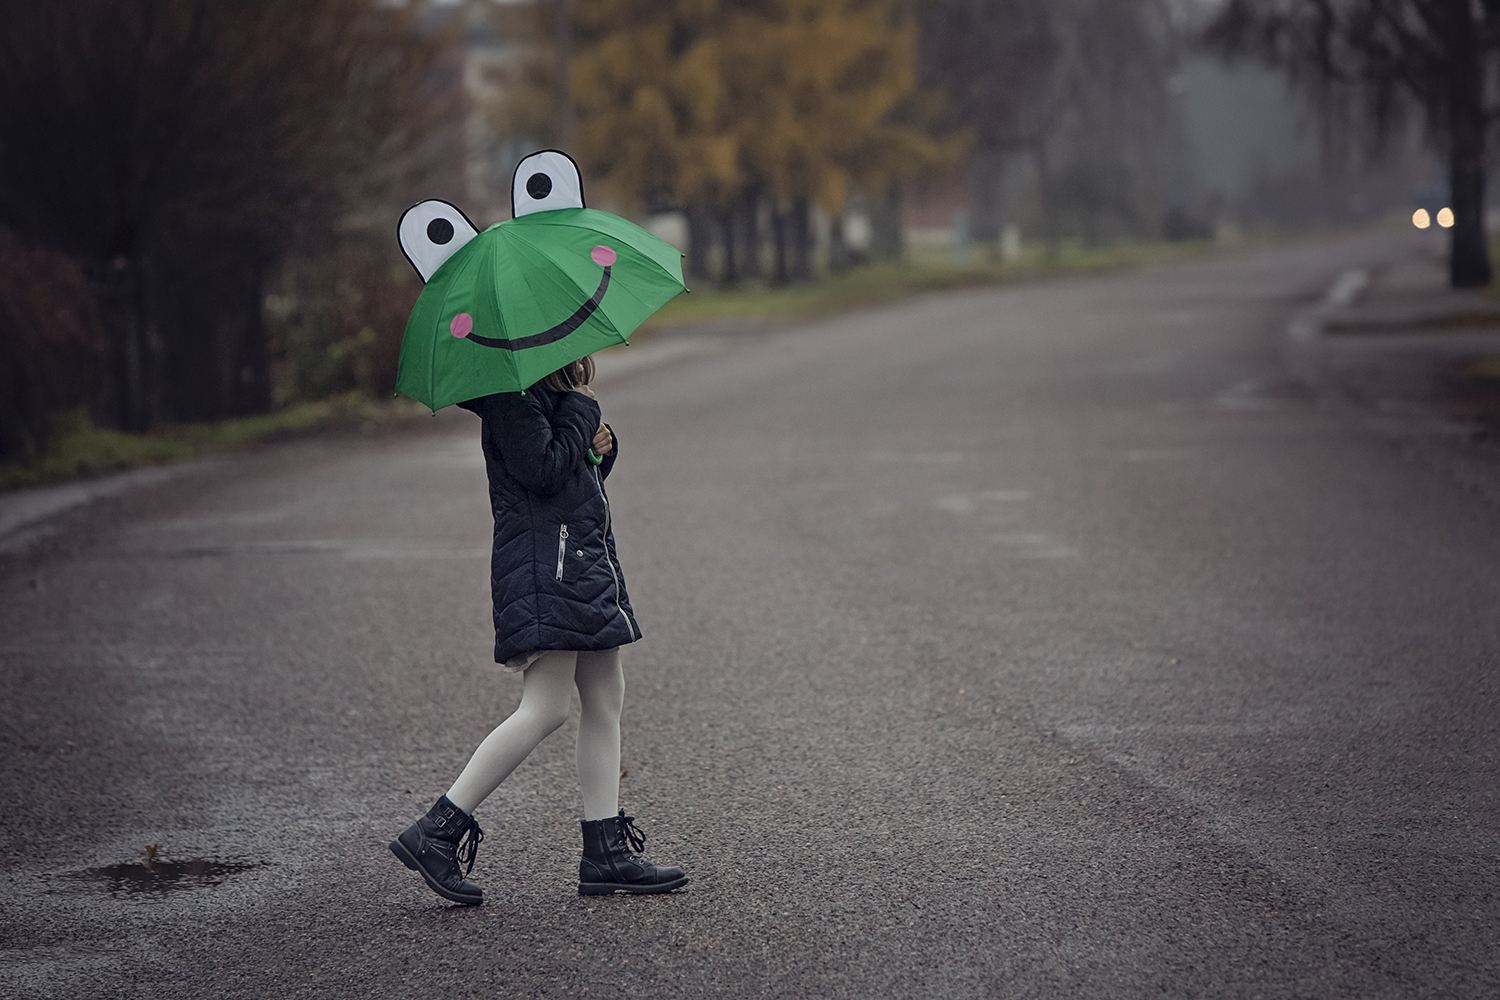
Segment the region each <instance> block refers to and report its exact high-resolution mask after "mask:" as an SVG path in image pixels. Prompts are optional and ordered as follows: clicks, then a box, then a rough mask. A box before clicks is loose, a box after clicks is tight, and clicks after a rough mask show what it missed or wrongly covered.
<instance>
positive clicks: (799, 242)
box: [791, 198, 813, 281]
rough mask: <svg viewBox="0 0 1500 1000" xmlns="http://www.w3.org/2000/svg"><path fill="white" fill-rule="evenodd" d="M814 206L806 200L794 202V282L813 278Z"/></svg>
mask: <svg viewBox="0 0 1500 1000" xmlns="http://www.w3.org/2000/svg"><path fill="white" fill-rule="evenodd" d="M811 214H812V205H811V204H810V203H809V202H808V200H807V199H806V198H798V199H796V200H795V201H793V202H792V220H791V221H792V247H793V250H794V256H793V259H792V280H793V281H811V280H812V276H813V245H812V242H813V241H812V218H811Z"/></svg>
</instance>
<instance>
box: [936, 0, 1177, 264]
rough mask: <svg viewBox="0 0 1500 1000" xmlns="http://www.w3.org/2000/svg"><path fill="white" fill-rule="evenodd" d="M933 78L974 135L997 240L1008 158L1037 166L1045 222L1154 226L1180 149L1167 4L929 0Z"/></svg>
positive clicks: (980, 219) (980, 199)
mask: <svg viewBox="0 0 1500 1000" xmlns="http://www.w3.org/2000/svg"><path fill="white" fill-rule="evenodd" d="M922 27H923V49H924V60H923V62H924V66H925V70H926V75H927V78H928V79H929V80H930V81H932V82H933V83H936V84H938V85H941V86H942V87H943V88H944V89H945V91H946V92H947V94H948V96H949V106H948V114H949V116H950V118H951V121H952V122H953V124H961V125H965V126H968V127H970V128H972V129H973V130H974V133H975V145H974V155H973V158H972V161H971V176H972V183H973V192H974V195H975V200H976V204H975V206H974V208H975V218H974V228H973V231H974V234H975V236H976V237H978V238H979V239H994V238H995V237H996V236H998V235H999V227H1000V223H1001V222H1002V221H1003V220H1002V219H1001V218H1000V214H1001V213H1002V211H1003V208H1002V206H1001V205H1000V198H999V194H998V192H999V189H1000V186H1001V180H1002V176H1003V172H1004V168H1005V165H1006V163H1007V162H1011V161H1017V160H1025V159H1029V160H1030V161H1031V163H1032V164H1033V165H1034V166H1035V168H1036V173H1037V188H1038V190H1037V194H1038V200H1039V202H1040V204H1041V209H1042V218H1043V224H1044V225H1045V226H1046V228H1047V230H1048V231H1049V236H1052V237H1055V236H1056V235H1057V233H1058V232H1059V230H1060V228H1061V227H1063V226H1064V225H1068V226H1070V227H1071V228H1072V229H1074V230H1076V231H1077V232H1079V234H1080V235H1083V236H1084V237H1085V238H1088V239H1090V240H1097V239H1098V238H1099V237H1100V230H1101V226H1102V224H1103V222H1104V220H1105V219H1106V218H1109V219H1112V220H1114V221H1115V223H1116V224H1117V225H1118V226H1120V227H1121V228H1123V229H1126V230H1130V231H1134V232H1141V231H1151V230H1153V229H1154V228H1155V223H1156V218H1155V216H1156V211H1155V209H1156V208H1157V207H1158V206H1157V205H1156V204H1155V203H1156V202H1157V201H1159V200H1160V199H1159V197H1157V193H1156V192H1155V191H1154V187H1155V186H1156V185H1157V183H1158V179H1159V178H1160V177H1161V176H1162V174H1163V169H1162V163H1161V160H1162V158H1163V156H1164V154H1165V153H1167V152H1170V151H1171V150H1173V148H1174V144H1173V142H1172V130H1173V127H1174V123H1173V121H1172V117H1171V113H1170V108H1169V104H1170V101H1169V97H1168V82H1169V80H1170V78H1171V76H1172V75H1173V73H1174V72H1175V71H1176V67H1177V54H1178V39H1177V28H1176V20H1175V18H1174V17H1173V13H1172V9H1171V6H1170V4H1169V3H1168V2H1167V0H932V2H930V3H929V4H927V5H926V6H925V7H924V8H923V13H922Z"/></svg>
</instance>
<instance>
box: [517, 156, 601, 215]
mask: <svg viewBox="0 0 1500 1000" xmlns="http://www.w3.org/2000/svg"><path fill="white" fill-rule="evenodd" d="M583 207H584V205H583V177H582V176H581V175H580V174H579V173H578V164H576V163H574V162H573V158H572V157H571V156H569V155H568V154H567V153H563V152H559V151H558V150H555V149H544V150H542V151H541V152H540V153H532V154H531V155H530V156H528V157H526V159H524V160H522V161H521V162H520V163H519V164H518V165H517V166H516V174H515V177H514V179H513V180H512V181H511V187H510V210H511V214H512V215H514V216H515V217H516V218H517V219H519V218H520V217H521V216H523V215H530V214H532V213H533V212H550V211H553V210H554V209H558V208H583Z"/></svg>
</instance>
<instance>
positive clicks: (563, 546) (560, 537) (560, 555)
mask: <svg viewBox="0 0 1500 1000" xmlns="http://www.w3.org/2000/svg"><path fill="white" fill-rule="evenodd" d="M567 554H568V526H567V525H566V524H564V525H562V526H561V527H560V528H558V529H557V578H558V579H559V580H561V579H562V571H563V559H564V558H566V557H567Z"/></svg>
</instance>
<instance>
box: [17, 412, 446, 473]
mask: <svg viewBox="0 0 1500 1000" xmlns="http://www.w3.org/2000/svg"><path fill="white" fill-rule="evenodd" d="M417 413H421V414H426V413H427V409H426V407H423V406H420V405H418V404H415V403H411V402H410V401H409V400H395V401H385V402H381V401H375V400H370V399H366V398H364V397H361V396H358V395H352V396H345V397H339V398H336V399H331V400H325V401H322V402H316V403H298V404H295V405H293V406H289V407H287V408H285V409H283V410H278V411H276V412H275V413H266V414H259V415H256V416H251V417H236V418H233V419H230V420H218V421H213V422H208V423H194V424H161V425H158V426H157V427H154V428H152V429H151V430H150V431H149V432H147V433H145V434H126V433H124V432H121V431H112V430H106V429H104V428H100V427H95V426H94V425H93V423H92V422H91V421H90V420H89V419H88V416H87V415H86V414H84V413H82V412H81V411H80V412H76V413H66V414H61V415H59V416H58V417H57V418H55V420H54V422H53V429H52V436H51V440H50V441H49V442H48V445H47V447H46V449H45V450H44V452H43V453H42V454H41V455H40V456H38V457H37V458H35V459H33V460H31V461H22V462H6V463H0V492H3V491H7V490H18V489H25V488H26V487H29V486H44V485H47V484H49V483H58V482H65V481H67V480H71V479H80V478H84V477H88V476H102V475H107V474H109V473H112V472H123V471H125V470H127V469H134V468H139V467H141V466H145V465H163V464H166V463H169V462H182V461H187V460H189V459H193V458H201V457H203V456H206V455H211V454H214V453H216V452H220V451H225V450H228V449H230V448H235V447H238V446H241V445H245V444H249V443H252V442H257V441H270V440H275V439H278V438H284V437H291V436H293V435H296V434H299V433H304V432H306V431H309V430H314V429H317V428H321V427H327V426H330V425H333V424H337V423H341V422H353V421H356V420H357V421H360V422H366V421H373V422H376V423H382V422H385V421H388V420H391V419H400V418H405V417H407V416H412V415H416V414H417Z"/></svg>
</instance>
